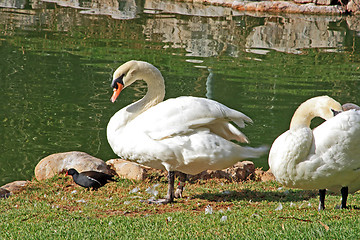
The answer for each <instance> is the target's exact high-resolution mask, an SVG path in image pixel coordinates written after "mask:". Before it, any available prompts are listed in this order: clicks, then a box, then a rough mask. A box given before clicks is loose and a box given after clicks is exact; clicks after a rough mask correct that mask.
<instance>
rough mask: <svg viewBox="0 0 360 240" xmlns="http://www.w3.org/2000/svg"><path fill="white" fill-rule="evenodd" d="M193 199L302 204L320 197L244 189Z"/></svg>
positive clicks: (313, 192)
mask: <svg viewBox="0 0 360 240" xmlns="http://www.w3.org/2000/svg"><path fill="white" fill-rule="evenodd" d="M192 197H193V198H199V199H204V200H207V201H214V202H220V201H222V202H234V201H242V200H245V201H250V200H251V201H254V202H261V201H271V202H300V201H304V200H309V199H311V198H317V197H318V191H316V190H286V191H283V192H279V191H277V192H275V191H254V190H248V189H244V190H241V191H229V192H221V193H202V194H197V195H193V196H192Z"/></svg>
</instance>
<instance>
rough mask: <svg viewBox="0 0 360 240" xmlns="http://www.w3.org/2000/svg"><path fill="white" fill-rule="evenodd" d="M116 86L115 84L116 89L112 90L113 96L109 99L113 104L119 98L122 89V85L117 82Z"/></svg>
mask: <svg viewBox="0 0 360 240" xmlns="http://www.w3.org/2000/svg"><path fill="white" fill-rule="evenodd" d="M116 84H117V88H114V93H113V95H112V96H111V99H110V101H111V102H115V100H116V98H117V97H118V96H119V94H120V92H121V90H123V88H124V85H123V84H121V83H119V82H117V83H116Z"/></svg>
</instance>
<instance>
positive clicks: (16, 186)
mask: <svg viewBox="0 0 360 240" xmlns="http://www.w3.org/2000/svg"><path fill="white" fill-rule="evenodd" d="M29 183H30V181H14V182H11V183H8V184H5V185H4V186H2V187H1V188H2V189H5V190H7V191H9V192H11V193H12V194H14V193H18V192H21V191H22V190H24V189H25V187H26V185H28V184H29Z"/></svg>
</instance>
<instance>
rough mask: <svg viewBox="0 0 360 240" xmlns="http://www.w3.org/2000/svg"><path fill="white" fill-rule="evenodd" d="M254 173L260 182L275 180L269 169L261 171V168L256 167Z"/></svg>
mask: <svg viewBox="0 0 360 240" xmlns="http://www.w3.org/2000/svg"><path fill="white" fill-rule="evenodd" d="M255 175H256V177H257V178H258V179H259V180H260V181H262V182H267V181H275V180H276V179H275V176H274V175H273V174H272V172H271V170H270V169H269V170H268V171H263V170H262V169H259V168H258V169H256V170H255Z"/></svg>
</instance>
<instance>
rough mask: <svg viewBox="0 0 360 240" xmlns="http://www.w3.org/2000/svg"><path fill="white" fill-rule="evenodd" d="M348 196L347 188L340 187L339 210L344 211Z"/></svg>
mask: <svg viewBox="0 0 360 240" xmlns="http://www.w3.org/2000/svg"><path fill="white" fill-rule="evenodd" d="M348 194H349V188H348V187H342V188H341V209H345V208H347V207H346V201H347V197H348Z"/></svg>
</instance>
